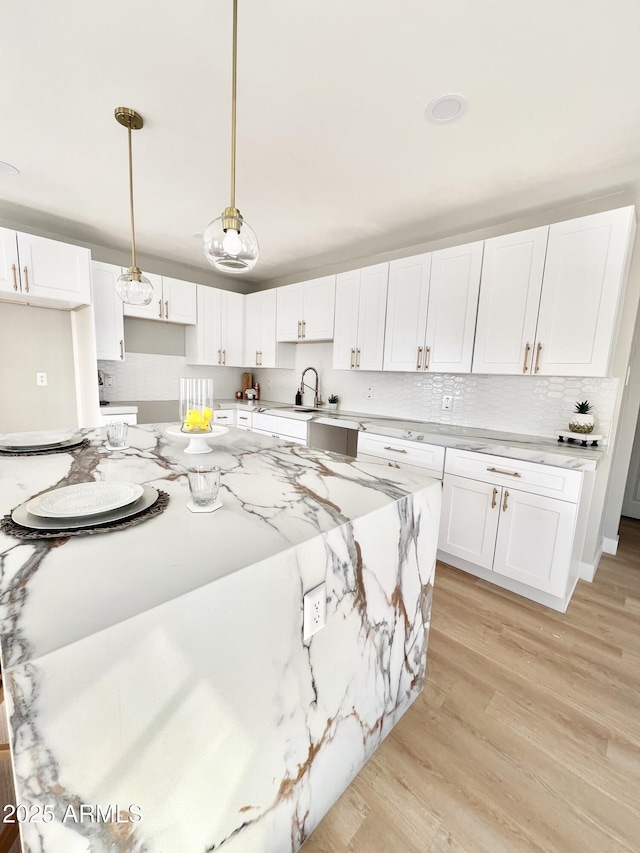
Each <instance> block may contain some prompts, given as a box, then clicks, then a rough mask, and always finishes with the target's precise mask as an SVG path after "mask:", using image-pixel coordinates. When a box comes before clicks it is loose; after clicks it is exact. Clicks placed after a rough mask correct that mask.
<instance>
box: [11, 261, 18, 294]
mask: <svg viewBox="0 0 640 853" xmlns="http://www.w3.org/2000/svg"><path fill="white" fill-rule="evenodd" d="M11 272H12V273H13V289H14V290H17V289H18V276H17V275H16V265H15V264H11Z"/></svg>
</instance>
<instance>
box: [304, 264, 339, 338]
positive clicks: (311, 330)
mask: <svg viewBox="0 0 640 853" xmlns="http://www.w3.org/2000/svg"><path fill="white" fill-rule="evenodd" d="M335 303H336V277H335V275H328V276H324V277H323V278H316V279H314V280H313V281H305V283H304V287H303V309H304V314H303V325H302V339H303V340H304V341H330V340H333V320H334V314H335Z"/></svg>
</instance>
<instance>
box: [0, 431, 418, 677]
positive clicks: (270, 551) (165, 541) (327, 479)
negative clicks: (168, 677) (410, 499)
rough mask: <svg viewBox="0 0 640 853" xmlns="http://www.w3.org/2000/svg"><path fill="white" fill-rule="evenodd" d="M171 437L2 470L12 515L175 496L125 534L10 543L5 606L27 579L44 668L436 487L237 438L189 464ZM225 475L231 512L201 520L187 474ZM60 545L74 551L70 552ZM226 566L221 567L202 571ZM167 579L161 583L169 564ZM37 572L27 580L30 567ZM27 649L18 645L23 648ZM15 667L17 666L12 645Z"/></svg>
mask: <svg viewBox="0 0 640 853" xmlns="http://www.w3.org/2000/svg"><path fill="white" fill-rule="evenodd" d="M166 426H168V425H148V424H145V425H138V426H130V427H129V432H128V439H127V440H128V444H129V448H128V449H126V450H123V451H116V452H110V451H107V450H106V449H105V446H104V438H103V436H102V430H101V429H100V428H98V429H95V430H85V431H84V432H85V433H86V435H87V437H88V438H90V439H91V445H90V447H88V448H87V449H86V450H83V451H79V452H76V453H74V454H71V453H69V454H67V453H59V454H52V455H50V456H34V457H30V458H29V457H16V458H10V457H1V458H0V482H1V483H2V487H1V489H0V515H5V514H7V513H9V512H10V511H11V510H12V509H13V508H15V507H16V506H18V505H19V504H22V503H24V502H25V501H27V500H29V499H30V498H32V497H34V496H35V495H38V494H40V493H42V492H44V491H46V490H48V489H54V488H60V487H62V486H66V485H70V484H73V483H78V482H85V481H91V480H104V481H114V482H117V481H119V482H135V483H145V484H149V485H152V486H154V487H156V488H159V489H162V490H164V491H166V492H168V493H169V495H170V501H169V506H168V507H167V509H166V510H165V512H164V513H163V514H162V515H160V516H158V517H157V518H153V519H150V520H149V521H146V522H144V523H143V524H140V525H138V526H135V527H131V528H130V529H127V530H123V531H118V532H116V533H109V534H100V535H94V536H80V537H73V538H70V539H68V540H66V541H65V540H36V541H33V542H20V541H19V540H16V539H12V538H10V537H8V536H6V535H5V534H3V533H0V567H1V568H2V570H3V571H2V573H0V578H2V582H1V583H0V594H2V586H3V585H4V587H5V588H6V587H7V586H10V585H11V583H12V579H14V580H15V578H16V577H18V576H20V575H22V574H24V573H25V572H26V574H25V581H24V587H25V588H24V594H26V595H27V597H28V604H27V606H26V610H25V612H26V614H27V616H28V621H29V625H30V630H29V650H28V657H29V658H32V657H37V656H39V655H43V654H45V653H47V652H50V651H51V650H52V649H55V648H56V647H59V646H63V645H64V644H66V643H71V642H74V641H76V640H78V639H80V638H81V637H83V636H85V635H88V634H91V633H94V632H96V631H99V630H101V629H104V628H106V627H107V626H109V625H112V624H114V623H116V622H118V621H120V620H123V619H127V618H129V617H131V616H133V615H135V614H137V613H140V612H142V611H144V610H146V609H149V608H152V607H155V606H158V605H159V604H161V603H163V602H165V601H168V600H170V599H172V598H175V597H176V596H180V595H183V594H185V593H188V592H189V591H191V590H194V589H196V588H198V587H200V586H203V585H205V584H209V583H211V582H212V581H216V580H219V579H220V578H223V577H225V576H227V575H229V574H231V573H233V572H236V571H238V570H241V569H242V568H244V567H245V566H248V565H252V564H255V563H258V562H260V561H261V560H265V559H266V558H269V557H272V556H273V555H275V554H277V553H279V552H282V551H284V550H286V549H288V548H291V547H294V546H297V545H299V544H300V543H302V542H305V541H308V540H310V539H313V538H314V537H317V536H318V535H320V534H323V533H326V532H327V531H329V530H331V529H333V528H336V527H339V526H340V525H343V524H345V523H346V522H349V521H353V520H354V519H356V518H360V517H362V516H365V515H367V514H368V513H370V512H372V511H374V510H376V509H378V508H381V507H383V506H386V505H389V504H391V503H393V502H395V501H397V500H398V499H399V498H401V497H404V496H405V495H407V494H411V493H413V492H415V491H418V490H420V489H421V488H424V486H425V485H426V484H428V483H429V482H431V479H430V478H429V477H427V476H425V475H422V474H415V473H407V472H403V471H395V470H393V471H392V470H391V469H386V468H385V469H384V470H382V469H381V468H380V466H377V465H375V464H371V463H364V462H356V461H355V460H353V459H351V458H349V457H343V456H340V455H339V454H335V453H329V452H325V451H322V450H317V449H313V448H308V447H304V446H300V445H290V444H286V443H283V442H282V441H280V440H278V439H273V438H271V437H269V436H263V435H257V434H253V433H247V432H243V431H241V430H236V429H234V428H232V429H231V430H229V432H228V433H227V434H226V435H223V436H220V437H216V438H215V439H213V438H212V439H211V440H210V443H211V445H212V447H213V452H212V453H210V454H207V455H205V456H195V457H194V456H187V455H186V454H185V453H184V448H185V447H186V442H185V441H184V440H182V439H180V438H178V439H175V438H173V437H170V436H169V435H167V434H166V432H165V428H166ZM199 462H203V463H206V464H213V465H218V466H219V467H220V469H221V472H222V473H221V486H220V498H221V500H222V502H223V508H222V509H221V510H218V511H216V512H214V513H211V514H193V513H191V512H189V510H188V509H187V508H186V504H187V503H188V501H189V491H188V486H187V478H186V468H187V467H189V466H191V465H193V464H197V463H199ZM52 541H53V542H56V541H57V542H58V543H60V541H62V543H63V544H61V545H60V547H54V545H52ZM203 554H215V560H209V559H207V560H204V559H202V555H203ZM160 555H161V557H162V566H163V567H164V568H163V571H161V572H159V571H158V566H159V556H160ZM29 566H31V569H29V570H27V567H29ZM16 642H17V641H16ZM4 653H5V664H9V663H10V661H12V659H13V654H14V653H16V654H20V655H24V654H25V649H24V648H22V647H21V648H17V646H15V647H12V641H11V634H10V632H9V635H7V634H6V632H5V636H4Z"/></svg>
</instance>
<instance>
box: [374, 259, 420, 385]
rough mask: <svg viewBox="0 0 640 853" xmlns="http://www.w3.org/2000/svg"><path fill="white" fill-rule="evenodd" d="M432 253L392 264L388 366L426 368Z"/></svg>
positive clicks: (387, 346) (387, 337) (386, 359)
mask: <svg viewBox="0 0 640 853" xmlns="http://www.w3.org/2000/svg"><path fill="white" fill-rule="evenodd" d="M430 275H431V254H430V253H429V254H426V255H416V256H414V257H412V258H402V259H400V260H397V261H391V263H390V264H389V292H388V295H387V324H386V331H385V341H384V370H403V371H409V370H424V347H425V335H426V332H427V307H428V304H429V278H430Z"/></svg>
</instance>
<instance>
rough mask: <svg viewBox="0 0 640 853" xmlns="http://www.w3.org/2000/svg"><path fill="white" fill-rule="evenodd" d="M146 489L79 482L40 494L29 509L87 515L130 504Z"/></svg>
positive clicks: (40, 513)
mask: <svg viewBox="0 0 640 853" xmlns="http://www.w3.org/2000/svg"><path fill="white" fill-rule="evenodd" d="M143 491H144V489H143V487H142V486H140V485H139V484H138V483H104V482H102V481H101V482H98V483H78V484H77V485H75V486H64V487H63V488H62V489H53V491H50V492H45V493H44V494H42V495H38V497H37V498H33V500H30V501H28V502H27V504H26V508H27V511H28V512H30V513H31V515H37V516H39V517H40V518H84V517H86V516H91V515H100V514H101V513H103V512H110V511H111V510H114V509H120V508H121V507H124V506H128V505H129V504H131V503H133V502H134V501H137V500H138V498H139V497H140V496H141V495H142V493H143Z"/></svg>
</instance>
